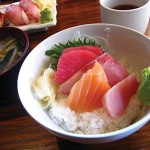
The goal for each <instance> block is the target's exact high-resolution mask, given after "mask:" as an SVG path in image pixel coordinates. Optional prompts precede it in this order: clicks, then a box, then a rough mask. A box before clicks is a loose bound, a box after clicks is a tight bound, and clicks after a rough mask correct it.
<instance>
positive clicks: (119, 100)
mask: <svg viewBox="0 0 150 150" xmlns="http://www.w3.org/2000/svg"><path fill="white" fill-rule="evenodd" d="M137 89H138V82H137V80H136V77H135V75H133V74H132V75H129V76H128V77H126V78H125V79H123V80H122V81H120V82H119V83H118V84H116V85H114V86H113V87H112V88H111V89H110V90H109V91H108V92H106V94H105V95H104V97H103V99H102V103H103V107H104V109H105V110H106V111H107V112H108V114H109V115H110V116H111V117H112V118H118V117H120V116H121V115H122V114H123V113H124V111H125V109H126V108H127V105H128V103H129V101H130V99H131V97H132V96H133V95H134V94H135V93H136V91H137Z"/></svg>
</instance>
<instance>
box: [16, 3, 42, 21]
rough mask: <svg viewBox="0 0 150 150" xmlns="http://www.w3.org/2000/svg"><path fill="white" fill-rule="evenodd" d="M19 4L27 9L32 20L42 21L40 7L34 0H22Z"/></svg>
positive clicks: (26, 11)
mask: <svg viewBox="0 0 150 150" xmlns="http://www.w3.org/2000/svg"><path fill="white" fill-rule="evenodd" d="M19 6H20V7H21V8H22V9H23V10H24V11H25V13H26V14H27V16H28V17H29V19H30V21H31V22H39V21H40V9H39V8H38V7H37V6H36V5H35V4H34V3H33V2H32V0H21V1H20V3H19Z"/></svg>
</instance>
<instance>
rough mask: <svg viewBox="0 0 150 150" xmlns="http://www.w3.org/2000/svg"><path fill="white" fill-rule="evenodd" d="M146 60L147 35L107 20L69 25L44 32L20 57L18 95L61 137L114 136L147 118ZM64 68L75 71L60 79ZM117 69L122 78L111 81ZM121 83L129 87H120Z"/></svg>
mask: <svg viewBox="0 0 150 150" xmlns="http://www.w3.org/2000/svg"><path fill="white" fill-rule="evenodd" d="M75 47H76V48H75ZM93 47H94V48H95V47H96V50H93ZM91 48H92V49H91ZM64 49H68V50H64ZM87 49H88V50H87ZM89 49H90V50H89ZM97 49H98V51H97ZM100 49H101V50H102V51H101V50H100ZM85 51H86V52H85ZM91 53H92V54H91ZM93 53H95V54H93ZM96 54H97V55H98V56H97V55H96ZM95 57H96V58H95ZM85 58H86V59H85ZM101 58H103V59H101ZM110 58H111V59H110ZM88 59H90V61H88V62H86V61H87V60H88ZM107 59H109V61H108V60H107ZM149 60H150V39H149V38H148V37H146V36H144V35H143V34H141V33H139V32H136V31H134V30H132V29H129V28H126V27H122V26H119V25H112V24H85V25H81V26H75V27H72V28H69V29H65V30H63V31H60V32H58V33H56V34H54V35H52V36H50V37H48V38H47V39H45V40H44V41H43V42H41V43H40V44H39V45H38V46H36V47H35V48H34V49H33V51H32V52H31V53H30V54H29V55H28V56H27V57H26V59H25V61H24V62H23V64H22V66H21V69H20V72H19V76H18V93H19V97H20V100H21V102H22V105H23V106H24V108H25V109H26V111H27V112H28V113H29V115H30V116H31V117H32V118H33V119H34V120H35V121H37V122H38V123H39V124H40V125H42V126H43V127H44V128H45V129H47V130H48V131H50V132H51V133H53V134H55V135H57V136H60V137H61V138H64V139H68V140H71V141H74V142H79V143H88V144H98V143H108V142H112V141H117V140H120V139H122V138H125V137H127V136H129V135H131V134H133V133H134V132H136V131H137V130H140V128H142V127H143V126H144V125H145V124H146V123H148V121H149V119H150V109H149V102H148V101H149V100H148V98H149V97H150V96H149V93H150V92H149V91H148V92H147V95H146V94H145V93H144V92H143V91H147V90H148V89H149V88H147V85H148V86H150V84H149V83H150V75H149V74H150V68H149V67H150V62H149ZM76 62H78V63H76ZM79 62H80V63H79ZM85 62H86V63H85ZM91 62H92V63H91ZM62 64H63V65H62ZM81 64H82V65H81ZM104 64H105V65H104ZM80 65H81V66H80ZM74 66H75V68H77V67H79V68H78V70H76V69H75V70H73V69H74V68H73V67H74ZM106 66H107V67H106ZM116 66H117V67H116ZM121 66H123V67H121ZM69 67H71V69H68V68H69ZM111 67H113V68H111ZM123 68H124V69H123ZM105 69H106V70H105ZM116 69H117V70H116ZM118 69H119V70H118ZM120 69H121V71H120ZM60 70H61V71H62V70H63V72H61V71H60ZM70 70H71V71H72V70H73V71H75V72H74V73H73V75H72V76H71V77H67V80H66V81H63V82H62V80H64V76H65V77H66V76H67V75H68V74H69V75H70V74H71V73H70ZM97 70H98V71H97ZM27 72H28V73H27ZM99 72H101V73H100V74H99ZM118 72H119V73H118ZM123 72H124V74H123V76H124V77H123V79H121V80H120V81H117V83H115V84H114V83H112V82H111V79H112V80H113V79H114V76H115V75H116V74H118V76H117V78H120V75H121V74H122V73H123ZM75 75H76V76H75ZM79 76H80V77H79ZM89 76H90V78H89V80H88V77H89ZM112 76H113V78H112ZM72 77H74V79H73V80H70V79H71V78H72ZM77 77H78V79H77ZM142 77H143V78H142ZM115 78H116V77H115ZM121 78H122V77H121ZM101 79H103V80H101ZM145 79H146V80H147V81H146V82H144V83H142V81H143V80H144V81H145ZM68 80H69V82H67V81H68ZM75 80H76V81H75ZM89 81H90V82H89ZM94 81H96V82H94ZM97 81H98V83H99V84H97ZM73 82H75V83H73ZM104 82H105V83H104ZM72 83H73V85H72V87H71V84H72ZM92 83H93V84H92ZM145 83H146V84H145ZM22 85H24V88H22ZM84 85H85V86H84ZM101 85H104V86H103V87H104V88H101ZM126 85H127V87H128V88H129V89H131V90H128V88H121V87H126ZM99 86H100V88H99V91H101V92H99V91H98V92H97V89H98V88H97V87H99ZM68 87H69V88H68ZM83 87H84V88H83ZM24 89H26V90H24ZM143 89H144V90H143ZM85 90H86V91H88V92H85ZM103 90H104V91H103ZM95 91H96V92H97V93H96V94H95ZM120 91H122V92H121V93H118V92H120ZM99 93H101V94H100V95H99V96H97V95H98V94H99ZM116 93H117V94H116ZM122 93H126V94H123V95H121V94H122ZM94 94H95V96H92V95H94ZM87 95H88V96H87ZM116 95H118V96H116ZM119 95H121V96H119ZM126 95H128V98H127V97H126ZM93 97H94V98H93ZM97 97H98V98H97ZM97 99H98V100H97ZM95 104H96V105H95ZM118 104H119V105H118ZM111 108H113V109H111ZM118 108H119V109H118Z"/></svg>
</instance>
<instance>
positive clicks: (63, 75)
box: [54, 50, 97, 84]
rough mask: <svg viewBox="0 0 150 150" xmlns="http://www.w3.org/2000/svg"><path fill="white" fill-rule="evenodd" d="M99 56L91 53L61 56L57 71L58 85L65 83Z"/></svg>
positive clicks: (76, 52)
mask: <svg viewBox="0 0 150 150" xmlns="http://www.w3.org/2000/svg"><path fill="white" fill-rule="evenodd" d="M96 58H97V55H95V54H94V53H92V52H90V51H83V50H78V51H70V52H68V53H65V54H63V55H61V57H60V58H59V60H58V65H57V71H56V74H55V78H54V80H55V82H56V83H60V84H61V83H64V82H65V81H67V80H68V79H69V78H70V77H72V76H73V75H74V74H75V73H76V72H77V71H79V70H80V69H81V68H82V67H83V66H85V65H86V64H88V63H89V62H91V61H92V60H94V59H96Z"/></svg>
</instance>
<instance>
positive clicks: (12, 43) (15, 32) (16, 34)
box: [0, 27, 29, 76]
mask: <svg viewBox="0 0 150 150" xmlns="http://www.w3.org/2000/svg"><path fill="white" fill-rule="evenodd" d="M28 48H29V39H28V35H27V34H26V33H25V32H24V31H22V30H21V29H18V28H15V27H1V28H0V76H4V75H5V74H7V73H8V72H10V71H11V70H12V69H13V68H15V67H16V66H17V64H18V63H19V62H20V61H21V60H22V59H23V58H24V56H25V54H26V53H27V50H28Z"/></svg>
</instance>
